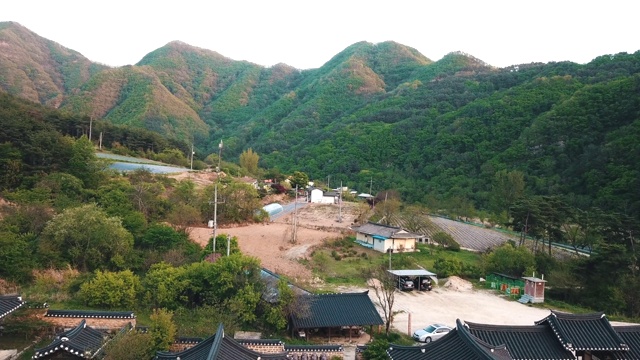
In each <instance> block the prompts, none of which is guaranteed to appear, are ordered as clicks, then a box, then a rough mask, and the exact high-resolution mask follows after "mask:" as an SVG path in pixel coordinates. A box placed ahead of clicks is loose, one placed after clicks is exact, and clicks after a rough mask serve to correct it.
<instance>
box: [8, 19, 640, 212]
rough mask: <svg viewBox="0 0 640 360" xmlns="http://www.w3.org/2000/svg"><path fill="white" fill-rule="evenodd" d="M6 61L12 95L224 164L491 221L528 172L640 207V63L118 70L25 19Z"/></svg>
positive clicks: (350, 61) (621, 57) (393, 48)
mask: <svg viewBox="0 0 640 360" xmlns="http://www.w3.org/2000/svg"><path fill="white" fill-rule="evenodd" d="M0 49H1V51H0V89H1V91H3V92H6V93H9V94H11V95H14V96H17V97H21V98H25V99H28V100H31V101H34V102H37V103H40V104H44V105H47V106H50V107H54V108H58V109H60V110H63V111H69V112H73V113H76V114H82V115H86V116H88V117H91V118H93V119H103V120H107V121H110V122H113V123H115V124H122V125H128V126H131V127H139V128H146V129H149V130H152V131H155V132H158V133H160V134H162V135H163V136H166V137H170V138H176V139H180V140H182V141H185V142H194V143H195V144H196V148H197V153H199V154H202V153H213V152H217V144H218V143H219V140H220V139H224V144H225V156H228V157H230V158H232V157H237V156H238V155H239V154H240V152H242V151H243V150H244V149H247V148H252V149H253V150H254V151H256V152H257V153H258V154H260V161H261V165H262V166H263V167H265V168H276V169H278V170H281V171H283V172H291V171H294V170H301V171H305V172H307V173H308V174H309V175H310V177H311V178H315V179H318V178H320V179H322V178H328V177H331V178H332V179H334V181H344V182H345V183H346V184H349V185H351V186H356V187H358V188H361V189H363V190H364V189H365V188H373V189H378V190H382V189H390V188H395V189H399V191H400V193H401V194H402V196H403V197H404V198H405V199H411V201H416V202H423V203H425V202H429V201H431V200H432V197H437V198H440V199H458V200H459V199H467V200H470V201H471V202H473V203H474V204H475V205H476V206H477V207H480V208H483V207H487V206H488V204H489V198H490V196H491V191H492V181H493V178H494V175H495V174H496V173H497V172H499V171H501V170H505V171H520V172H522V173H523V174H524V175H525V178H526V182H527V187H528V191H530V192H531V193H534V194H545V195H562V196H565V197H567V198H568V199H570V201H571V202H572V203H573V204H576V205H581V206H600V207H603V208H609V209H615V210H618V211H624V212H630V211H632V210H640V195H639V194H638V193H637V191H634V190H633V188H634V187H635V189H638V188H640V181H639V180H638V179H639V176H640V168H639V165H638V162H637V161H636V160H635V159H637V158H639V157H640V147H639V146H638V144H637V142H638V141H637V139H639V138H640V75H639V71H640V52H635V53H634V54H627V53H620V54H607V55H602V56H600V57H598V58H596V59H593V60H592V61H591V62H590V63H588V64H575V63H572V62H557V63H546V64H543V63H531V64H518V65H513V66H509V67H506V68H495V67H493V66H490V65H488V64H486V63H484V62H483V61H481V60H479V59H476V58H475V57H473V56H471V55H469V54H464V53H460V52H456V53H450V54H448V55H446V56H445V57H443V58H442V59H440V60H438V61H432V60H430V59H428V58H427V57H425V56H423V55H422V54H420V53H419V52H418V51H416V50H415V49H413V48H411V47H408V46H405V45H402V44H399V43H396V42H391V41H389V42H383V43H378V44H372V43H367V42H359V43H355V44H353V45H351V46H349V47H347V48H346V49H344V50H343V51H341V52H340V53H338V54H336V55H335V56H334V57H333V58H331V59H329V60H328V61H327V62H326V63H325V64H324V65H323V66H322V67H320V68H318V69H310V70H298V69H295V68H293V67H291V66H288V65H286V64H278V65H275V66H272V67H269V68H265V67H262V66H259V65H256V64H252V63H250V62H246V61H235V60H232V59H229V58H226V57H224V56H223V55H221V54H218V53H216V52H215V51H211V50H206V49H201V48H197V47H194V46H190V45H188V44H185V43H182V42H178V41H174V42H171V43H168V44H167V45H165V46H163V47H161V48H159V49H156V50H154V51H152V52H150V53H149V54H147V55H146V56H145V57H144V58H142V59H141V60H140V61H139V62H138V63H137V64H135V65H133V66H124V67H119V68H110V67H107V66H104V65H101V64H97V63H93V62H91V61H89V60H88V59H86V58H85V57H83V56H82V55H81V54H79V53H78V52H76V51H74V50H71V49H67V48H65V47H63V46H62V45H60V44H57V43H55V42H54V41H51V40H47V39H44V38H42V37H40V36H38V35H37V34H35V33H33V32H31V31H30V30H28V29H26V28H25V27H23V26H21V25H19V24H17V23H13V22H4V23H0ZM334 184H335V183H334ZM372 191H373V190H372ZM636 213H637V212H636Z"/></svg>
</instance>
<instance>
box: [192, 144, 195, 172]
mask: <svg viewBox="0 0 640 360" xmlns="http://www.w3.org/2000/svg"><path fill="white" fill-rule="evenodd" d="M194 154H195V152H194V151H193V143H192V144H191V170H193V155H194Z"/></svg>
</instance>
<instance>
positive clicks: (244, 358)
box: [155, 324, 287, 360]
mask: <svg viewBox="0 0 640 360" xmlns="http://www.w3.org/2000/svg"><path fill="white" fill-rule="evenodd" d="M178 358H179V359H181V360H257V359H263V360H286V359H287V354H286V353H278V354H262V353H258V352H255V351H253V350H250V349H248V348H246V347H244V346H242V345H241V344H239V343H238V342H236V341H235V340H234V339H233V338H231V337H229V336H225V333H224V327H223V326H222V324H220V325H219V326H218V331H216V333H215V334H214V335H213V336H211V337H209V338H207V339H205V340H203V341H201V342H200V343H198V345H196V346H194V347H192V348H190V349H187V350H184V351H181V352H177V353H171V352H166V351H158V352H157V353H156V357H155V359H156V360H176V359H178Z"/></svg>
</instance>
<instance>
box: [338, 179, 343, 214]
mask: <svg viewBox="0 0 640 360" xmlns="http://www.w3.org/2000/svg"><path fill="white" fill-rule="evenodd" d="M338 201H339V204H340V205H339V206H340V207H339V209H340V215H338V222H340V223H341V222H342V181H340V198H339V199H338Z"/></svg>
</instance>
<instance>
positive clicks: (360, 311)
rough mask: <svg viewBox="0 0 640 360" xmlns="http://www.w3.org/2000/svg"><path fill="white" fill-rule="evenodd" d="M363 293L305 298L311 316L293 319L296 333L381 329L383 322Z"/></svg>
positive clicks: (306, 296) (366, 294)
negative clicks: (332, 328)
mask: <svg viewBox="0 0 640 360" xmlns="http://www.w3.org/2000/svg"><path fill="white" fill-rule="evenodd" d="M368 293H369V292H368V291H365V292H362V293H341V294H318V295H305V296H303V297H302V301H303V302H304V303H306V304H308V306H309V309H308V312H307V313H306V314H304V315H298V316H294V317H293V319H292V321H293V326H294V328H295V329H311V328H325V327H338V326H364V325H382V324H384V322H383V321H382V318H381V317H380V314H379V313H378V310H377V309H376V307H375V305H374V304H373V302H372V301H371V299H370V298H369V295H368Z"/></svg>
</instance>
